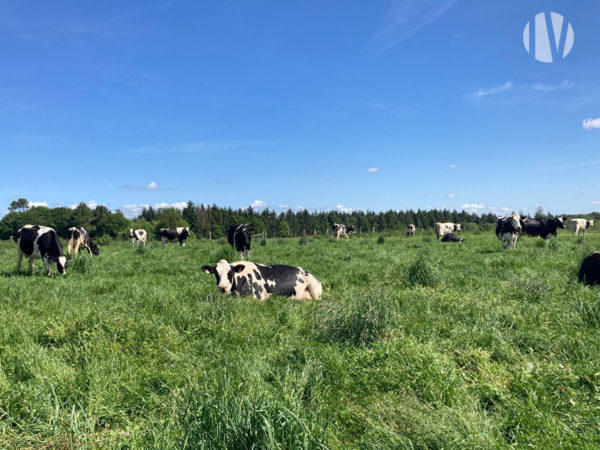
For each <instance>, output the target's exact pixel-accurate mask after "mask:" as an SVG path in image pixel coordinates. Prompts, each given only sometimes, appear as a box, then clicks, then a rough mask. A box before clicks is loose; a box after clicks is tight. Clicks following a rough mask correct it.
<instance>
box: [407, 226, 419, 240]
mask: <svg viewBox="0 0 600 450" xmlns="http://www.w3.org/2000/svg"><path fill="white" fill-rule="evenodd" d="M416 230H417V227H415V226H414V225H413V224H412V223H411V224H410V225H409V226H407V227H406V237H412V236H414V235H415V231H416Z"/></svg>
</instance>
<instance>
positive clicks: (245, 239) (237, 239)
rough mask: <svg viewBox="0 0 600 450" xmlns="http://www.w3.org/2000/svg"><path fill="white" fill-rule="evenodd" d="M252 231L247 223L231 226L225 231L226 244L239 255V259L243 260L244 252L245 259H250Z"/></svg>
mask: <svg viewBox="0 0 600 450" xmlns="http://www.w3.org/2000/svg"><path fill="white" fill-rule="evenodd" d="M252 231H253V229H252V227H251V226H250V225H248V224H247V223H241V224H235V225H231V226H230V227H229V230H227V242H229V245H231V246H232V247H233V248H235V250H236V251H237V252H238V253H239V255H240V259H244V257H243V253H244V252H246V259H247V260H249V259H250V242H251V241H252Z"/></svg>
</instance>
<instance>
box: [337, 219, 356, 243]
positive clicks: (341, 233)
mask: <svg viewBox="0 0 600 450" xmlns="http://www.w3.org/2000/svg"><path fill="white" fill-rule="evenodd" d="M331 229H332V230H333V236H334V237H335V240H336V241H339V240H340V237H345V238H346V240H348V233H354V232H355V231H354V227H353V226H349V227H346V225H344V224H343V223H334V224H333V225H332V227H331Z"/></svg>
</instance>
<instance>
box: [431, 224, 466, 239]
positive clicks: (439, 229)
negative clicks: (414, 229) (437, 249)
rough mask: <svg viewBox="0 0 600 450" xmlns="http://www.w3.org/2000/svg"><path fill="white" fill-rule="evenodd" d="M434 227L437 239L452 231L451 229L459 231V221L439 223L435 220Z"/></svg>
mask: <svg viewBox="0 0 600 450" xmlns="http://www.w3.org/2000/svg"><path fill="white" fill-rule="evenodd" d="M434 228H435V236H436V237H437V238H438V239H439V238H441V237H443V236H445V235H447V234H448V233H452V232H453V231H456V232H458V231H460V223H451V222H448V223H441V222H437V223H435V225H434Z"/></svg>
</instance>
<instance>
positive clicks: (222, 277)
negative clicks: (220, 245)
mask: <svg viewBox="0 0 600 450" xmlns="http://www.w3.org/2000/svg"><path fill="white" fill-rule="evenodd" d="M244 268H245V266H244V265H243V264H237V265H231V264H229V263H228V262H227V261H226V260H224V259H222V260H221V261H219V262H218V263H217V265H216V266H214V267H211V266H202V271H203V272H204V273H206V274H211V273H214V274H215V278H216V279H217V287H218V288H219V291H220V292H223V293H230V292H232V291H233V290H234V287H235V280H234V275H235V274H236V273H240V272H242V271H243V270H244Z"/></svg>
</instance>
